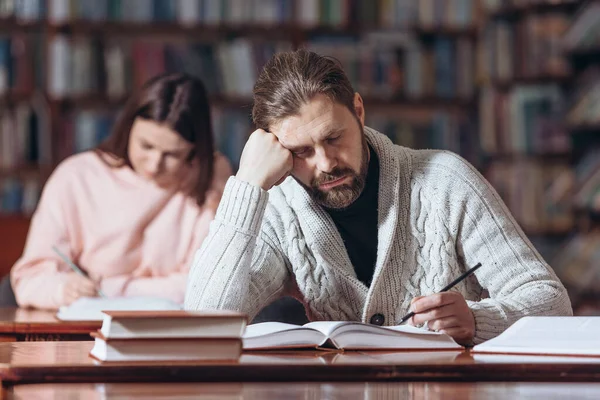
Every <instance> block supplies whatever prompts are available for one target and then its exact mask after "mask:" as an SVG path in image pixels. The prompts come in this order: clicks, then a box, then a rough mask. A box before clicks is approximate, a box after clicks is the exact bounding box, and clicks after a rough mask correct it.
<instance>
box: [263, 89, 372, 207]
mask: <svg viewBox="0 0 600 400" xmlns="http://www.w3.org/2000/svg"><path fill="white" fill-rule="evenodd" d="M354 108H355V111H356V115H353V114H352V113H351V112H350V110H348V109H347V108H346V107H345V106H343V105H341V104H338V103H334V102H332V101H331V100H329V99H328V98H327V97H326V96H324V95H318V96H316V97H315V98H313V99H312V100H311V101H310V102H308V103H306V104H304V105H303V106H302V108H300V112H299V113H298V115H294V116H290V117H287V118H284V119H282V120H281V121H278V123H276V124H274V125H273V126H271V127H270V129H271V132H272V133H273V134H274V135H275V136H277V138H278V139H279V142H280V143H281V144H282V146H283V147H285V148H286V149H288V150H290V151H291V152H292V153H293V155H294V168H293V169H292V176H293V177H294V179H296V181H297V182H299V183H300V184H301V185H302V186H303V187H304V188H305V189H306V190H307V192H308V193H309V194H310V195H311V196H312V197H313V198H314V199H315V200H316V201H317V202H318V203H319V204H321V205H322V206H324V207H326V208H333V209H341V208H345V207H348V206H349V205H351V204H352V203H353V202H354V201H355V200H356V199H357V198H358V197H359V196H360V194H361V193H362V190H363V189H364V186H365V179H366V176H367V170H368V164H369V151H368V146H367V142H366V139H365V136H364V133H363V126H364V108H363V104H362V99H361V98H360V96H359V95H358V94H356V95H355V98H354Z"/></svg>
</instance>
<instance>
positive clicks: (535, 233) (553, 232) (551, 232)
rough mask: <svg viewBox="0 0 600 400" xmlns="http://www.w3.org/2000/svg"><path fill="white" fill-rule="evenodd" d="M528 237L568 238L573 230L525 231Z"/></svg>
mask: <svg viewBox="0 0 600 400" xmlns="http://www.w3.org/2000/svg"><path fill="white" fill-rule="evenodd" d="M523 231H524V232H525V234H526V235H527V236H555V237H556V236H560V237H562V236H568V235H570V234H571V233H573V228H569V229H524V228H523Z"/></svg>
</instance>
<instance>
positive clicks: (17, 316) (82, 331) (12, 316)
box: [0, 308, 102, 342]
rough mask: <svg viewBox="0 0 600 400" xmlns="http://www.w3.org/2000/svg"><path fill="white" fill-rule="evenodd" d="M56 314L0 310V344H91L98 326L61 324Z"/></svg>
mask: <svg viewBox="0 0 600 400" xmlns="http://www.w3.org/2000/svg"><path fill="white" fill-rule="evenodd" d="M55 314H56V312H55V311H47V310H33V309H25V308H0V342H15V341H40V340H42V341H53V340H61V341H68V340H78V341H81V340H91V339H92V338H91V337H90V332H92V331H95V330H97V329H99V328H100V326H101V325H102V323H101V322H80V321H60V320H59V319H57V318H56V317H55Z"/></svg>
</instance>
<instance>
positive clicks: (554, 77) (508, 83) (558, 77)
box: [491, 74, 573, 90]
mask: <svg viewBox="0 0 600 400" xmlns="http://www.w3.org/2000/svg"><path fill="white" fill-rule="evenodd" d="M572 80H573V77H572V75H567V74H540V75H532V76H515V77H513V78H512V79H509V80H498V79H495V80H492V81H491V83H492V85H493V86H494V87H496V88H498V89H501V90H508V89H510V88H513V87H514V86H518V85H546V84H551V83H558V84H561V85H563V84H566V83H569V82H571V81H572Z"/></svg>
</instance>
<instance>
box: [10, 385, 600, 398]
mask: <svg viewBox="0 0 600 400" xmlns="http://www.w3.org/2000/svg"><path fill="white" fill-rule="evenodd" d="M2 398H3V399H70V400H80V399H81V400H84V399H85V400H101V399H132V400H135V399H170V400H183V399H186V400H187V399H200V400H201V399H219V400H228V399H231V400H234V399H235V400H272V399H348V400H350V399H352V400H353V399H377V400H402V399H415V400H417V399H427V400H465V399H473V400H474V399H495V400H498V399H510V400H513V399H517V398H527V399H544V400H564V399H575V398H576V399H589V400H595V399H598V398H600V383H467V382H451V383H443V382H368V383H364V382H343V383H342V382H324V383H317V382H311V383H226V384H223V383H162V384H161V383H132V384H130V383H109V384H89V383H88V384H85V383H84V384H78V383H75V384H40V385H20V386H15V387H14V388H9V389H6V390H5V392H4V393H3V395H2Z"/></svg>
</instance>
